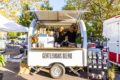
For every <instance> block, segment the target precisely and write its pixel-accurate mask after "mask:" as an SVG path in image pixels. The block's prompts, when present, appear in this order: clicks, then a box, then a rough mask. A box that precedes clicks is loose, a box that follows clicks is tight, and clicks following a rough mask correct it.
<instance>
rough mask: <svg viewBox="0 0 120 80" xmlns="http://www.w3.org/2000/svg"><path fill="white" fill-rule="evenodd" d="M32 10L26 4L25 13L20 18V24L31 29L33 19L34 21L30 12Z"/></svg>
mask: <svg viewBox="0 0 120 80" xmlns="http://www.w3.org/2000/svg"><path fill="white" fill-rule="evenodd" d="M29 10H30V8H29V6H28V4H24V5H23V11H22V15H21V16H20V18H19V21H18V23H19V24H21V25H23V26H25V27H29V25H30V23H31V21H32V19H33V17H34V16H33V15H32V13H31V12H29Z"/></svg>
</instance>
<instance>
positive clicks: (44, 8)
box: [41, 1, 53, 10]
mask: <svg viewBox="0 0 120 80" xmlns="http://www.w3.org/2000/svg"><path fill="white" fill-rule="evenodd" d="M41 10H53V8H52V7H51V6H50V4H49V1H45V2H44V4H42V6H41Z"/></svg>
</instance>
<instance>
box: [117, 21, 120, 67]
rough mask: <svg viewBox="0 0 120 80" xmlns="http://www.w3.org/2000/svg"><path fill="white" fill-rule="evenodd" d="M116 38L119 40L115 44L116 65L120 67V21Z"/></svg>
mask: <svg viewBox="0 0 120 80" xmlns="http://www.w3.org/2000/svg"><path fill="white" fill-rule="evenodd" d="M118 38H119V40H118V42H117V44H118V65H119V66H120V21H119V23H118Z"/></svg>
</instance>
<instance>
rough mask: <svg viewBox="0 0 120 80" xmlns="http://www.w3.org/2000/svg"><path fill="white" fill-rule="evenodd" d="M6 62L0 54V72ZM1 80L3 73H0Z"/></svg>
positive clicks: (0, 79)
mask: <svg viewBox="0 0 120 80" xmlns="http://www.w3.org/2000/svg"><path fill="white" fill-rule="evenodd" d="M5 63H6V60H5V57H4V56H3V55H2V54H1V53H0V70H1V69H2V67H3V66H5ZM2 78H3V73H0V80H2Z"/></svg>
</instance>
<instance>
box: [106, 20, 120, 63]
mask: <svg viewBox="0 0 120 80" xmlns="http://www.w3.org/2000/svg"><path fill="white" fill-rule="evenodd" d="M106 26H108V28H107V29H108V31H107V33H108V36H107V37H108V38H109V41H108V45H107V46H108V47H109V60H110V61H112V62H113V63H117V62H118V53H119V44H118V42H119V35H118V34H119V29H118V22H110V23H108V24H107V25H106Z"/></svg>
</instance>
